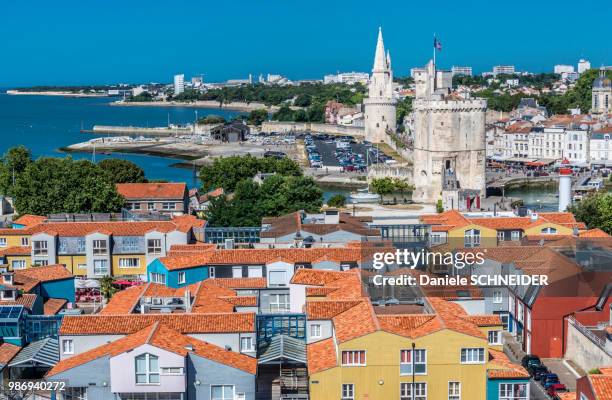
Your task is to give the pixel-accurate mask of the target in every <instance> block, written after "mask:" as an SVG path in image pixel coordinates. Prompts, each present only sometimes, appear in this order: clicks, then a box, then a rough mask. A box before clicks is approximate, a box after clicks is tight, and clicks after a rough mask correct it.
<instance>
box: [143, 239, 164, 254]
mask: <svg viewBox="0 0 612 400" xmlns="http://www.w3.org/2000/svg"><path fill="white" fill-rule="evenodd" d="M161 247H162V244H161V239H148V240H147V253H149V254H161V252H162V249H161Z"/></svg>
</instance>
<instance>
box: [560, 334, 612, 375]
mask: <svg viewBox="0 0 612 400" xmlns="http://www.w3.org/2000/svg"><path fill="white" fill-rule="evenodd" d="M565 358H567V359H570V360H572V361H574V362H575V363H576V364H578V366H579V367H580V368H582V369H583V370H584V371H590V370H592V369H593V368H599V367H601V366H605V365H612V356H610V355H609V354H608V353H606V352H605V351H604V350H603V349H602V348H600V347H599V346H598V345H597V344H595V343H594V342H593V341H592V340H591V339H589V338H588V337H586V336H585V335H584V334H583V333H582V332H580V331H579V330H578V329H577V328H576V327H575V326H574V325H573V324H571V323H569V324H567V346H566V351H565Z"/></svg>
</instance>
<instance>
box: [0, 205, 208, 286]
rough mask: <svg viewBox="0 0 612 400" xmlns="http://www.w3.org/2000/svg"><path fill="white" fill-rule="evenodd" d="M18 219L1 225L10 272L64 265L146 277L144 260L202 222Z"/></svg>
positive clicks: (185, 238)
mask: <svg viewBox="0 0 612 400" xmlns="http://www.w3.org/2000/svg"><path fill="white" fill-rule="evenodd" d="M22 218H24V220H22V219H21V218H20V219H18V220H17V221H16V223H15V225H14V227H13V228H12V229H0V256H1V257H2V258H3V259H4V263H5V264H7V265H8V268H9V270H19V269H24V268H28V267H30V266H39V265H50V264H64V265H66V267H67V268H68V269H69V270H70V271H71V272H72V273H73V274H74V275H79V276H87V277H90V278H95V277H102V276H105V275H112V276H123V277H127V276H129V277H138V276H140V277H143V278H144V277H145V276H146V266H147V264H149V263H150V262H151V261H152V260H154V259H156V258H158V257H163V256H165V255H166V254H167V252H168V251H169V249H170V247H171V246H172V245H175V244H188V243H191V242H193V241H194V234H193V228H195V227H202V226H203V225H204V223H205V222H204V221H202V220H197V219H196V218H195V217H192V216H188V215H185V216H178V217H174V218H172V219H171V220H164V221H86V222H76V221H71V222H66V221H63V222H58V221H53V220H48V219H46V218H42V217H34V216H27V218H26V217H22Z"/></svg>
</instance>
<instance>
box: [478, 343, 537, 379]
mask: <svg viewBox="0 0 612 400" xmlns="http://www.w3.org/2000/svg"><path fill="white" fill-rule="evenodd" d="M489 362H490V365H491V366H492V367H493V368H490V369H487V376H488V377H489V378H491V379H517V378H523V379H529V373H528V372H527V370H526V369H525V368H523V367H522V366H521V365H518V364H513V363H512V362H511V361H510V359H509V358H508V356H507V355H505V354H504V353H503V352H501V351H497V350H493V349H489Z"/></svg>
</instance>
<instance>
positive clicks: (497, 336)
mask: <svg viewBox="0 0 612 400" xmlns="http://www.w3.org/2000/svg"><path fill="white" fill-rule="evenodd" d="M489 344H501V332H500V331H489Z"/></svg>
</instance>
